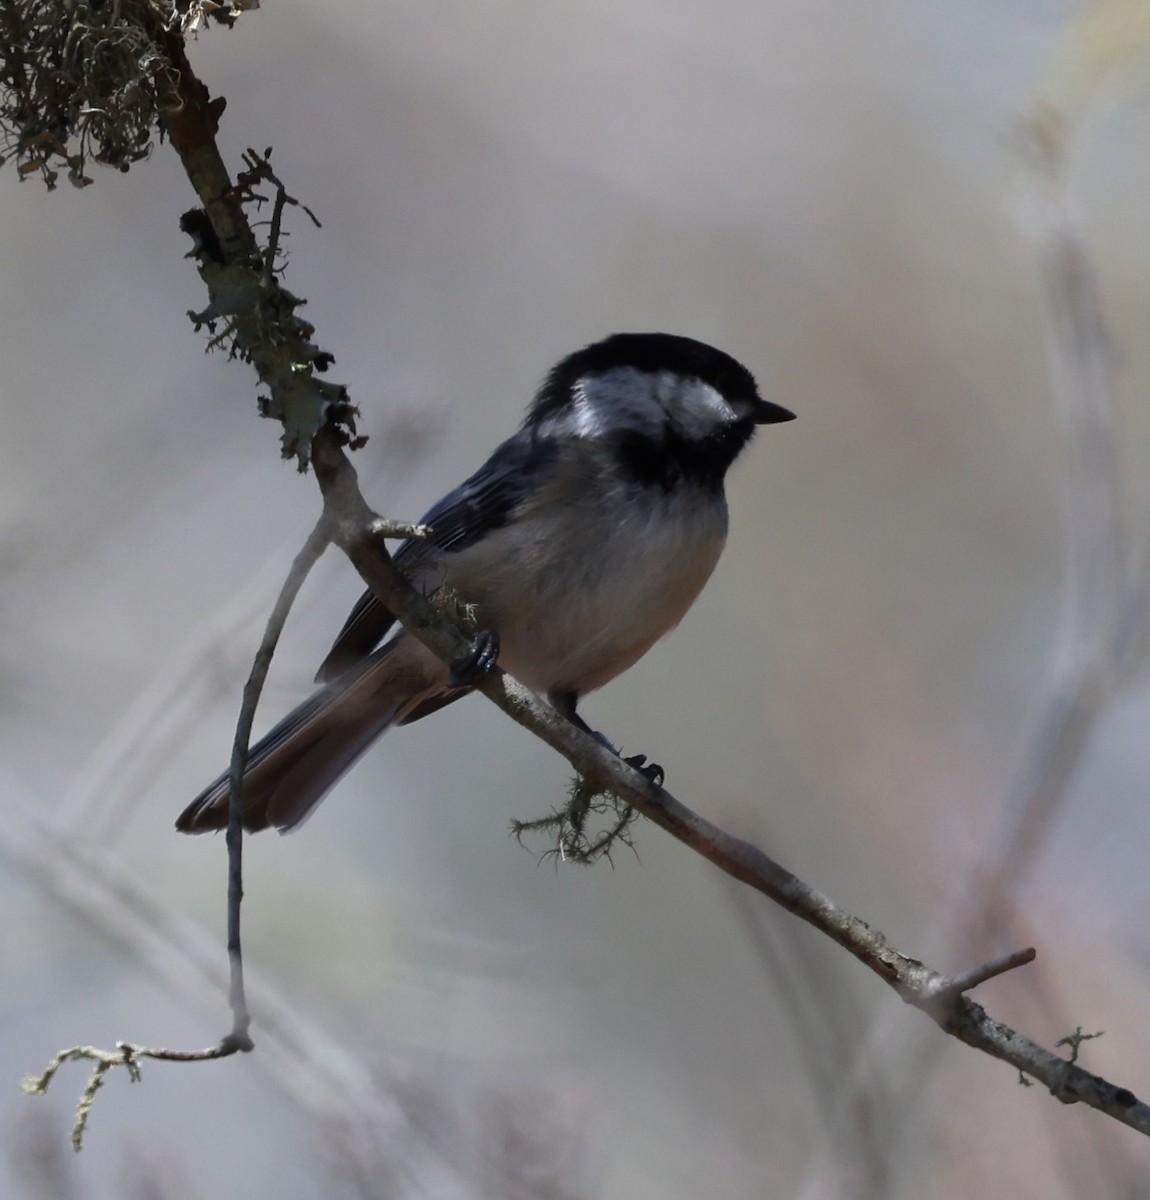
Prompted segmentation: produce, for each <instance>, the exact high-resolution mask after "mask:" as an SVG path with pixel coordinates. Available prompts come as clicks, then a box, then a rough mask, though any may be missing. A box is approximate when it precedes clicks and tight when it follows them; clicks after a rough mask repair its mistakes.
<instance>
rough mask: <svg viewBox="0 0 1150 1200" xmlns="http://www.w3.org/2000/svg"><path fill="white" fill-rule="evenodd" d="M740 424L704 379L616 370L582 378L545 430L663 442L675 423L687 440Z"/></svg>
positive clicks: (564, 434) (549, 433)
mask: <svg viewBox="0 0 1150 1200" xmlns="http://www.w3.org/2000/svg"><path fill="white" fill-rule="evenodd" d="M738 419H739V414H738V413H737V412H736V411H735V410H734V409H733V408H732V407H731V406H730V404H728V403H727V401H726V400H724V399H723V397H722V396H721V395H720V394H719V393H718V392H717V391H716V390H715V389H714V388H713V387H711V385H710V384H709V383H704V382H703V381H702V380H700V379H691V378H684V377H683V376H682V375H677V374H676V373H675V372H674V371H660V372H658V373H657V374H652V373H649V372H646V371H638V370H636V369H635V368H634V367H616V368H615V369H614V370H611V371H604V372H603V373H602V374H600V375H591V376H588V377H587V378H584V379H581V380H580V381H579V382H578V383H577V384H576V385H575V386H574V388H572V391H571V399H570V401H569V402H568V403H567V404H566V405H565V406H564V407H563V408H562V409H561V410H560V411H558V412H556V413H553V414H552V415H551V416H549V417H548V418H547V419H546V420H545V421H543V422H542V424H541V425H540V431H541V432H542V433H543V434H545V435H547V436H551V437H556V436H558V437H578V438H591V439H594V438H601V437H605V436H607V435H608V434H611V433H615V432H617V431H619V430H623V429H629V430H632V431H633V432H635V433H640V434H646V435H648V436H650V437H653V438H656V439H658V438H661V437H662V435H663V431H664V428H665V426H666V424H667V422H668V421H670V423H671V424H672V425H673V426H674V427H675V428H676V429H678V431H679V432H680V433H681V434H682V435H683V436H684V437H686V438H689V439H702V438H706V437H708V436H710V435H711V434H712V433H714V432H715V430H716V429H717V428H718V427H719V426H722V425H727V424H730V423H731V422H732V421H737V420H738Z"/></svg>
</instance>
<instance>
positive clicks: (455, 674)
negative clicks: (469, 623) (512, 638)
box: [447, 629, 499, 688]
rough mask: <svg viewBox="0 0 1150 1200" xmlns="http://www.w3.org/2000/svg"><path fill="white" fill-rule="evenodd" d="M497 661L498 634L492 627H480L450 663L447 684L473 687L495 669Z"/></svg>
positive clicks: (458, 686) (454, 686) (457, 686)
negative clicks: (462, 651) (464, 648)
mask: <svg viewBox="0 0 1150 1200" xmlns="http://www.w3.org/2000/svg"><path fill="white" fill-rule="evenodd" d="M498 661H499V634H497V633H496V632H495V630H494V629H481V630H480V631H479V632H478V633H477V634H476V635H475V636H474V637H473V638H472V639H471V645H470V646H469V647H468V648H467V650H466V651H465V652H464V653H463V654H461V655H460V656H459V657H458V658H457V659H456V660H455V661H454V662H453V663H452V664H451V677H450V678H449V679H448V681H447V682H448V686H449V687H453V688H465V687H474V686H475V684H477V683H478V682H479V681H480V680H481V679H484V678H486V676H488V675H490V674H491V672H492V671H493V670H494V669H495V664H496V662H498Z"/></svg>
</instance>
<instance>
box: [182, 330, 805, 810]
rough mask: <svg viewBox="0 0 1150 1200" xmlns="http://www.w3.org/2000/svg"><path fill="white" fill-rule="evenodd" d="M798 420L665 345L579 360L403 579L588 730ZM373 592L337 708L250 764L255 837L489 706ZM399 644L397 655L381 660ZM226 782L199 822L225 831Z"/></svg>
mask: <svg viewBox="0 0 1150 1200" xmlns="http://www.w3.org/2000/svg"><path fill="white" fill-rule="evenodd" d="M793 416H794V414H793V413H790V412H788V411H787V410H786V409H785V408H781V407H779V405H777V404H771V403H769V402H768V401H766V400H763V399H762V398H761V397H760V396H759V394H758V390H757V388H756V386H755V380H754V377H753V376H752V375H751V373H750V371H748V370H747V368H746V367H744V366H743V365H742V364H741V363H739V362H736V360H735V359H733V358H731V356H730V355H728V354H724V353H723V352H722V351H721V350H716V349H714V348H713V347H711V346H707V345H705V344H704V343H702V342H697V341H694V340H692V339H691V338H685V337H676V336H674V335H672V334H667V333H617V334H615V335H614V336H612V337H609V338H606V339H605V340H603V341H601V342H596V343H594V344H593V345H591V346H587V347H585V348H584V349H582V350H578V351H576V352H575V353H574V354H572V355H570V356H568V357H567V358H565V359H563V361H562V362H560V363H559V364H558V365H557V366H556V367H555V368H554V369H553V370H552V371H551V373H550V374H549V375H548V376H547V378H546V379H545V380H544V382H543V385H542V386H541V387H540V389H539V391H538V393H537V394H536V396H535V400H534V403H533V404H532V405H531V408H530V410H529V411H528V413H527V417H526V419H525V420H524V422H523V425H522V427H521V428H520V430H519V432H518V433H516V434H515V435H514V436H513V437H512V438H510V439H509V440H507V441H506V442H504V443H503V445H501V446H500V447H499V448H498V449H497V450H496V451H495V453H494V454H492V456H491V457H490V458H489V459H488V460H487V462H486V463H484V465H483V466H482V467H480V469H479V470H478V471H477V472H476V473H475V474H474V475H472V476H471V478H470V479H468V480H466V481H465V482H464V483H463V484H461V485H460V486H459V487H457V488H456V489H455V490H454V491H453V492H449V493H448V494H447V495H446V496H444V498H443V499H442V500H440V501H439V503H438V504H436V505H435V506H434V507H433V508H432V509H431V510H430V511H429V512H428V513H427V515H426V516H425V517H424V518H423V521H422V524H424V525H427V526H430V529H431V533H430V536H428V537H427V538H424V539H412V540H410V541H406V542H404V543H403V544H402V545H401V546H400V547H399V549H398V550H397V551H396V553H395V563H396V565H397V566H399V567H401V568H402V569H403V570H404V571H405V572H406V573H407V575H408V577H409V578H410V579H411V580H412V582H413V583H415V584H416V586H418V587H422V588H424V589H426V590H428V591H431V590H433V589H435V588H437V587H440V586H442V585H446V586H448V587H449V588H451V589H452V590H453V591H455V592H457V593H458V594H459V596H461V597H462V598H463V599H464V600H465V601H467V602H468V603H469V604H473V605H474V606H475V614H476V621H477V623H478V625H479V626H480V627H481V628H483V629H489V630H491V631H492V632H493V633H494V634H495V635H496V637H497V639H498V643H497V644H498V647H499V650H498V657H499V662H500V665H502V666H503V667H504V668H505V669H506V670H507V671H509V672H510V673H511V674H512V675H514V676H515V677H516V678H517V679H519V680H521V681H522V682H523V683H524V684H526V685H527V686H528V687H529V688H531V689H532V690H533V691H535V692H537V693H539V694H540V695H542V696H546V698H547V699H548V701H550V703H551V704H552V705H554V707H555V708H557V709H558V710H559V711H560V712H562V713H563V714H565V715H566V716H567V717H568V718H569V719H571V720H572V721H574V722H576V723H577V724H578V725H579V726H580V727H581V728H583V729H587V726H586V724H585V723H584V722H583V721H582V719H581V718H580V717H579V716H578V714H577V713H576V711H575V706H576V704H577V703H578V701H579V700H580V699H581V698H582V697H583V696H585V695H586V694H587V693H588V692H591V691H594V690H595V688H598V687H602V686H603V684H605V683H607V682H608V681H609V680H611V679H614V678H615V676H616V675H618V674H620V673H621V672H623V671H625V670H626V669H627V668H628V667H629V666H631V665H632V664H633V663H635V662H636V661H638V659H639V658H641V657H642V656H643V655H644V654H645V653H646V652H647V651H648V650H649V649H650V648H651V647H652V646H653V645H654V644H655V642H657V641H658V640H659V639H660V638H661V637H662V636H663V635H664V634H665V633H667V632H668V631H669V630H671V629H673V628H674V627H675V626H676V625H677V624H678V623H679V621H680V620H681V619H682V617H683V615H684V614H685V613H686V611H687V609H688V608H690V607H691V604H692V603H693V602H694V600H695V597H696V596H697V595H698V594H699V592H700V590H701V589H702V587H703V584H705V583H706V582H707V579H708V578H709V577H710V574H711V572H712V571H713V570H714V568H715V564H716V563H717V562H718V559H719V554H720V552H721V551H722V549H723V544H724V542H725V541H726V536H727V502H726V498H725V496H724V494H723V479H724V477H725V475H726V473H727V468H728V467H730V465H731V463H733V462H734V460H735V458H736V457H737V456H738V454H739V453H740V451H741V450H742V449H743V447H744V446H746V444H747V443H748V442H749V441H750V440H751V437H752V435H753V434H754V432H755V426H756V425H765V424H770V423H772V422H776V421H789V420H791V419H792V418H793ZM394 624H395V618H394V617H393V616H392V614H391V613H390V612H388V611H387V609H385V608H384V607H383V605H382V604H380V602H379V601H378V600H376V598H375V596H374V595H372V593H371V592H367V593H366V594H365V595H364V596H363V597H362V598H361V599H360V601H359V603H358V604H356V606H355V608H354V609H353V610H352V612H351V615H350V616H349V617H348V619H347V622H346V624H345V625H344V627H343V629H342V630H341V631H340V634H339V636H338V637H337V638H336V640H335V643H334V645H333V646H332V648H331V650H330V652H329V653H328V656H327V658H326V659H324V662H323V664H322V666H321V667H320V669H319V673H318V674H317V676H316V681H317V682H318V683H322V684H323V685H324V686H323V688H322V689H321V690H320V691H319V692H317V693H316V694H315V695H313V696H312V697H311V698H310V699H309V700H305V701H304V703H303V704H301V705H300V706H299V707H298V708H297V709H295V710H294V711H293V712H291V713H289V714H288V715H287V716H286V717H285V718H284V719H283V720H282V721H281V722H280V723H279V724H278V725H277V726H276V727H275V728H274V729H273V730H272V731H271V732H270V733H269V734H268V735H267V736H266V737H264V738H263V739H262V740H261V741H260V742H259V743H258V744H256V745H255V746H253V747H252V749H251V751H250V752H249V755H248V761H247V766H246V769H245V773H244V786H243V823H244V827H245V828H247V829H250V830H256V829H265V828H267V827H268V826H269V825H274V826H276V828H278V829H279V830H281V831H287V830H289V829H292V828H294V827H295V826H296V825H298V824H299V823H300V822H301V821H303V820H304V818H305V817H307V816H308V814H309V813H310V812H311V811H312V809H314V808H315V806H316V805H317V804H318V803H319V802H320V800H322V799H323V797H324V796H325V795H326V794H327V793H328V791H329V790H330V789H331V788H332V787H333V786H334V784H335V783H336V781H337V780H338V779H339V778H340V776H341V775H343V773H344V772H345V771H346V770H348V768H349V767H351V765H352V764H353V763H354V762H355V761H356V760H357V759H358V758H359V757H360V755H361V754H363V753H364V751H366V750H367V748H368V747H369V746H370V745H371V744H372V742H374V741H375V740H376V738H378V737H379V736H380V735H382V734H383V733H385V732H386V731H387V730H388V729H390V728H391V727H392V726H393V725H407V724H410V723H411V722H412V721H417V720H419V719H420V718H421V717H425V716H427V715H428V714H429V713H432V712H435V710H436V709H439V708H443V707H444V705H447V704H451V703H452V702H453V701H455V700H458V699H459V698H460V697H461V696H465V695H466V694H467V693H468V691H470V690H471V689H470V688H469V687H467V686H466V683H465V682H463V681H461V680H460V679H459V678H458V677H455V676H453V674H452V672H451V670H450V669H449V668H448V667H447V666H445V665H444V664H443V663H442V662H440V661H439V659H438V658H436V657H435V656H434V655H433V654H432V653H431V651H430V650H428V649H426V648H425V647H424V646H423V645H422V644H421V643H420V642H419V641H417V640H416V639H415V638H414V637H412V636H411V635H410V634H409V633H407V632H406V631H404V630H403V629H400V630H399V632H398V633H397V634H396V635H395V636H394V637H391V638H390V639H389V640H387V641H383V639H384V637H385V636H386V635H387V633H388V632H389V631H390V630H391V628H392V626H393V625H394ZM381 643H382V644H381ZM228 797H229V789H228V777H227V774H226V773H225V774H223V775H221V776H220V777H219V778H218V779H217V780H216V781H215V782H214V783H213V784H211V785H210V786H209V787H208V788H206V789H205V790H204V791H203V792H202V793H201V794H200V795H199V796H197V797H196V799H195V800H193V801H192V803H191V804H190V805H188V807H187V808H186V809H185V810H184V812H183V813H181V815H180V818H179V820H178V821H177V822H176V828H177V829H179V830H181V831H182V832H184V833H200V832H202V831H204V830H208V829H222V828H223V827H224V826H226V825H227V819H228Z"/></svg>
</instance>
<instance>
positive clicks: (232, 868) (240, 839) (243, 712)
mask: <svg viewBox="0 0 1150 1200" xmlns="http://www.w3.org/2000/svg"><path fill="white" fill-rule="evenodd" d="M327 545H328V536H327V529H326V527H325V523H324V522H323V520H320V521H319V522H318V523H317V524H316V526H315V528H314V529H313V530H312V531H311V533H310V534H309V535H308V539H307V541H306V542H305V543H304V545H303V548H302V549H301V550H300V552H299V554H297V555H296V557H295V561H294V562H293V563H292V565H291V570H290V571H289V572H288V576H287V578H286V579H285V580H284V585H283V587H282V588H281V589H280V594H279V596H278V597H277V599H276V602H275V605H274V607H273V608H272V611H271V616H269V617H268V623H267V628H266V629H265V630H264V636H263V640H262V641H261V642H260V646H259V649H258V650H257V651H256V656H255V661H254V662H253V663H252V669H251V674H250V675H249V676H248V681H247V683H246V684H245V685H244V695H243V702H242V703H241V705H240V715H239V717H238V719H237V720H236V735H235V740H234V741H233V742H232V761H231V768H230V771H229V776H228V790H229V793H230V799H229V802H228V829H227V847H228V964H229V967H230V972H231V982H230V986H229V988H228V1000H229V1003H230V1004H231V1009H232V1030H231V1033H230V1034H229V1035H228V1037H229V1038H230V1039H231V1040H232V1041H233V1042H234V1043H235V1044H236V1046H237V1047H238V1049H240V1050H251V1049H252V1040H251V1037H250V1036H249V1034H248V1029H249V1027H250V1026H251V1023H252V1022H251V1015H250V1014H249V1013H248V1005H247V998H246V996H245V994H244V957H243V950H242V947H241V943H240V904H241V903H242V901H243V898H244V878H243V845H244V829H243V795H242V792H243V781H244V766H245V764H246V763H247V758H248V744H249V742H250V741H251V736H252V722H253V721H254V720H255V715H256V707H257V706H258V704H259V700H260V694H261V693H262V692H263V688H264V682H265V681H266V679H267V677H268V668H269V667H270V666H271V664H272V658H273V656H274V655H275V649H276V646H277V644H278V643H279V639H280V634H281V633H282V632H283V627H284V624H285V623H286V621H287V618H288V614H289V613H290V612H291V607H292V605H293V604H294V603H295V598H296V596H297V595H299V590H300V588H301V587H302V586H303V582H304V580H305V579H306V578H307V577H308V573H309V572H310V571H311V569H312V567H313V566H315V564H316V562H317V561H318V560H319V557H320V555H321V554H323V552H324V551H325V550H326V549H327ZM225 1040H227V1039H225ZM151 1057H156V1056H155V1055H152V1056H151Z"/></svg>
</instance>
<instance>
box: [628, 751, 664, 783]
mask: <svg viewBox="0 0 1150 1200" xmlns="http://www.w3.org/2000/svg"><path fill="white" fill-rule="evenodd" d="M623 761H624V762H625V763H626V764H627V766H629V767H630V768H631V769H632V770H635V771H638V772H639V774H640V775H642V776H643V777H644V778H645V779H646V780H647V782H648V783H650V784H651V785H652V786H653V787H657V788H659V787H662V786H663V780H664V779H666V778H667V775H666V772H665V771H664V770H663V768H662V767H661V766H660V765H659V764H658V763H657V762H648V761H647V756H646V755H645V754H632V755H631V756H630V757H629V758H624V759H623Z"/></svg>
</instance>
